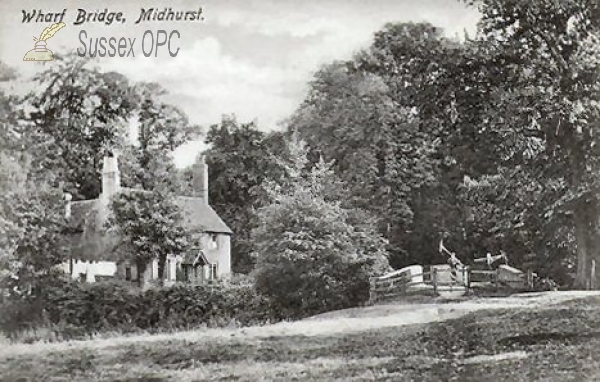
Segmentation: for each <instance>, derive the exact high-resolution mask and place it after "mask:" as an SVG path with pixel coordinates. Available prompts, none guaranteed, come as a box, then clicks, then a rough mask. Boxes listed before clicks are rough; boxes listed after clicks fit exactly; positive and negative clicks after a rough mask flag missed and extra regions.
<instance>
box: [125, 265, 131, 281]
mask: <svg viewBox="0 0 600 382" xmlns="http://www.w3.org/2000/svg"><path fill="white" fill-rule="evenodd" d="M125 280H127V281H131V267H130V266H126V267H125Z"/></svg>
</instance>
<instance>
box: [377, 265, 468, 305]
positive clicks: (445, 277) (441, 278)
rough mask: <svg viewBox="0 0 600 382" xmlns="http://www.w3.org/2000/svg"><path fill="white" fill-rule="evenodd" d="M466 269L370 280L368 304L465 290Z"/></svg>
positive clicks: (442, 270) (466, 282) (429, 271)
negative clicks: (403, 297) (402, 297)
mask: <svg viewBox="0 0 600 382" xmlns="http://www.w3.org/2000/svg"><path fill="white" fill-rule="evenodd" d="M468 279H469V275H468V269H467V268H464V269H459V270H457V271H452V270H451V269H440V268H436V267H430V269H429V270H427V271H423V272H421V273H409V272H406V271H404V272H403V271H396V272H392V273H388V274H387V275H383V276H380V277H373V278H371V280H370V302H371V303H374V302H377V301H384V300H392V299H394V298H398V297H401V296H408V295H432V296H433V295H438V294H439V293H440V292H442V291H446V292H455V291H456V292H460V291H466V290H467V284H468Z"/></svg>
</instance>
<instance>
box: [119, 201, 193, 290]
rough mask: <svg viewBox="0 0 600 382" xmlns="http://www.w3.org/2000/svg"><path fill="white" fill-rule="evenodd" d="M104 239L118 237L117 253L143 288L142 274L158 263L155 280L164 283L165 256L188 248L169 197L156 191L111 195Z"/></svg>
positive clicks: (179, 217)
mask: <svg viewBox="0 0 600 382" xmlns="http://www.w3.org/2000/svg"><path fill="white" fill-rule="evenodd" d="M110 208H111V214H110V216H109V220H108V222H107V226H108V232H107V234H108V235H115V237H118V240H119V243H118V244H117V252H118V253H119V254H120V255H121V259H122V260H129V261H131V262H133V263H134V264H135V265H136V267H137V269H138V272H139V274H140V277H138V280H139V284H140V286H144V282H145V280H144V277H143V276H144V272H145V271H146V269H147V267H148V266H149V265H150V264H151V262H152V261H153V260H155V259H156V260H158V280H160V282H162V281H163V280H164V277H163V275H164V270H165V266H166V261H167V256H168V255H169V254H172V253H182V252H184V251H185V250H186V249H188V246H189V244H190V242H189V232H187V231H186V230H185V228H184V227H183V225H182V219H183V215H182V211H181V209H180V208H179V206H178V205H177V204H176V203H175V202H174V200H173V197H172V195H169V194H163V193H161V192H158V191H152V192H150V191H132V192H122V193H120V194H118V195H115V197H114V199H113V200H112V202H111V204H110Z"/></svg>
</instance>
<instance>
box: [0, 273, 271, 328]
mask: <svg viewBox="0 0 600 382" xmlns="http://www.w3.org/2000/svg"><path fill="white" fill-rule="evenodd" d="M4 307H6V308H8V309H7V310H6V311H5V312H6V313H3V314H2V316H1V318H0V331H2V332H4V333H5V334H6V335H8V336H13V337H15V336H18V335H19V334H20V333H22V331H23V330H27V329H31V328H42V327H44V328H46V329H49V330H51V331H52V332H54V335H55V336H56V338H62V339H69V338H81V337H85V336H87V335H92V334H95V333H98V332H110V331H118V332H133V331H153V332H154V331H167V330H174V329H193V328H199V327H202V326H211V327H215V326H228V325H250V324H255V325H256V324H263V323H267V322H271V321H277V320H279V319H280V316H279V315H278V314H277V312H276V311H274V310H272V309H271V306H270V304H269V301H268V300H267V299H266V298H265V297H263V296H261V295H257V294H256V293H255V291H254V288H253V287H252V284H250V283H248V282H247V281H241V282H234V283H232V284H229V285H224V284H217V283H215V284H210V285H202V286H198V285H197V286H190V285H177V286H173V287H170V288H160V289H156V288H151V289H147V290H145V291H142V290H140V289H138V288H132V287H131V286H130V285H125V284H119V283H95V284H85V283H78V282H66V283H59V284H57V285H54V286H52V285H49V286H48V288H47V289H46V290H45V291H44V298H43V299H41V300H40V301H39V302H38V303H37V304H35V305H33V304H27V303H23V302H12V303H11V304H10V305H8V304H7V305H5V306H4Z"/></svg>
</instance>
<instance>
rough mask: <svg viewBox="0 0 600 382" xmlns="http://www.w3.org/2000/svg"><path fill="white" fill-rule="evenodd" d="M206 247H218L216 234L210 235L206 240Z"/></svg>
mask: <svg viewBox="0 0 600 382" xmlns="http://www.w3.org/2000/svg"><path fill="white" fill-rule="evenodd" d="M208 248H209V249H218V248H219V242H218V241H217V235H216V234H212V235H210V240H209V242H208Z"/></svg>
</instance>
